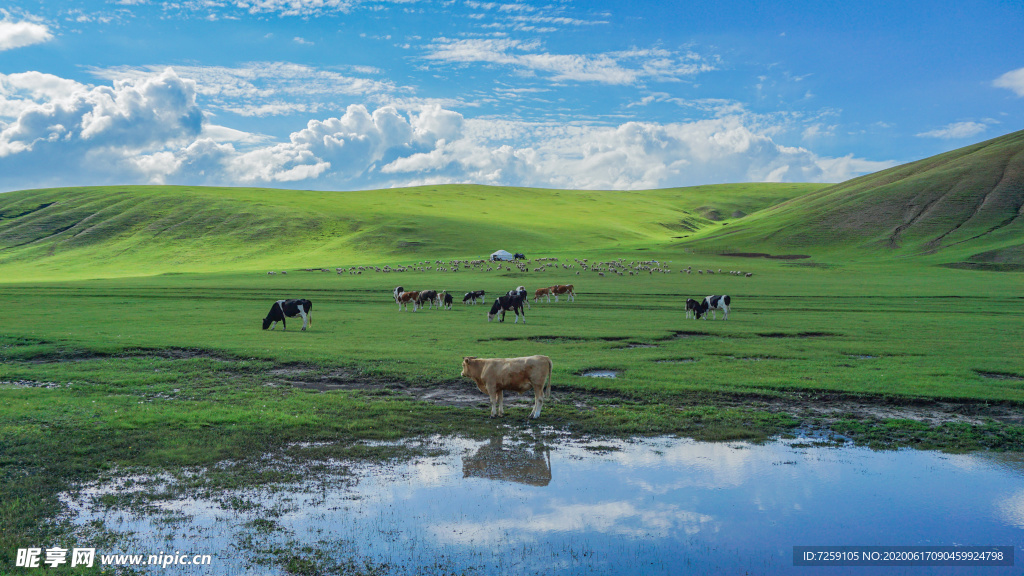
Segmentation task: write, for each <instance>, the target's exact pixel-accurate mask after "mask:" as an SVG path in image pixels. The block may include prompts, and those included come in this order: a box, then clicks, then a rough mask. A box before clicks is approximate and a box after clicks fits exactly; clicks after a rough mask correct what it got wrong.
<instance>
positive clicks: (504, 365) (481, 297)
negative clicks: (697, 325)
mask: <svg viewBox="0 0 1024 576" xmlns="http://www.w3.org/2000/svg"><path fill="white" fill-rule="evenodd" d="M392 296H393V297H394V300H395V303H396V304H398V309H399V310H400V311H401V310H403V309H404V310H408V306H409V304H410V303H411V304H412V305H413V311H414V312H415V311H417V310H419V309H420V308H427V307H429V308H433V307H434V306H437V307H438V308H439V309H440V308H442V307H443V308H445V309H449V310H450V309H451V308H452V302H453V300H454V299H453V297H452V295H451V294H449V293H448V291H447V290H442V291H441V292H438V291H436V290H412V291H407V290H405V288H404V287H402V286H396V287H395V289H394V290H393V291H392ZM552 296H554V298H555V302H558V298H559V296H564V297H565V298H566V300H568V301H570V302H575V300H576V292H575V288H574V287H573V285H572V284H556V285H554V286H549V287H546V288H539V289H537V290H536V291H534V295H533V301H534V302H540V299H541V298H546V299H547V301H548V302H551V297H552ZM478 301H479V302H481V303H484V304H486V303H487V299H486V297H485V292H484V291H483V290H475V291H472V292H467V293H466V294H465V296H464V297H463V298H462V302H463V303H464V304H467V305H475V304H476V303H477V302H478ZM731 302H732V299H731V298H730V297H729V296H728V295H721V296H719V295H712V296H706V297H705V298H704V299H703V300H701V301H700V302H698V301H697V300H694V299H693V298H688V299H687V300H686V317H687V318H693V319H695V320H697V319H701V318H703V319H705V320H706V319H707V316H708V314H711V315H712V318H713V319H717V312H718V311H719V310H721V311H722V319H723V320H728V319H729V307H730V305H731ZM529 306H530V302H529V296H528V293H527V291H526V288H525V287H524V286H518V287H516V288H515V289H513V290H509V291H508V292H507V293H505V294H504V295H502V296H498V297H497V298H495V299H494V303H493V304H492V305H491V308H490V311H489V312H488V313H487V321H488V322H490V321H491V320H493V319H494V318H496V317H498V315H499V314H500V318H499V320H498V321H499V322H504V321H505V312H512V313H514V314H515V315H516V320H515V323H516V324H518V323H519V318H520V316H522V319H523V323H524V324H525V323H526V312H525V311H524V307H529ZM312 310H313V303H312V302H311V301H309V300H306V299H293V300H278V301H276V302H274V303H273V304H272V305H271V307H270V312H269V313H268V314H267V316H266V317H265V318H264V319H263V329H264V330H267V329H268V328H269V329H271V330H273V329H274V328H275V327H277V323H278V322H281V324H282V328H283V329H287V324H286V323H285V319H286V318H295V317H301V318H302V329H303V330H305V329H306V328H307V327H312V325H313V313H312ZM552 366H553V364H552V362H551V359H550V358H549V357H547V356H527V357H522V358H477V357H475V356H466V357H464V358H463V360H462V376H464V377H466V378H471V379H472V380H474V381H475V382H476V384H477V387H478V388H479V389H480V391H481V392H484V393H485V394H487V395H488V397H489V398H490V402H491V417H492V418H493V417H495V416H504V414H505V410H504V398H503V396H504V391H506V390H508V391H510V392H517V393H524V392H528V391H530V390H531V389H532V390H533V392H534V398H535V400H534V405H533V410H532V411H531V412H530V417H531V418H537V417H539V416H540V411H541V407H542V405H543V403H544V398H545V397H550V396H551V370H552Z"/></svg>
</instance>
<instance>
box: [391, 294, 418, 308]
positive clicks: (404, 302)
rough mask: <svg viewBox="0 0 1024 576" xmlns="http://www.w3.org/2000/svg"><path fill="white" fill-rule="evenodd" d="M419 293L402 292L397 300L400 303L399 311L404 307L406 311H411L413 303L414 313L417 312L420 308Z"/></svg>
mask: <svg viewBox="0 0 1024 576" xmlns="http://www.w3.org/2000/svg"><path fill="white" fill-rule="evenodd" d="M419 298H420V293H419V291H414V292H400V293H399V294H398V298H396V299H395V301H396V302H398V309H399V310H401V309H402V307H403V306H405V309H406V310H408V309H409V302H412V311H413V312H415V311H416V310H417V309H418V306H419Z"/></svg>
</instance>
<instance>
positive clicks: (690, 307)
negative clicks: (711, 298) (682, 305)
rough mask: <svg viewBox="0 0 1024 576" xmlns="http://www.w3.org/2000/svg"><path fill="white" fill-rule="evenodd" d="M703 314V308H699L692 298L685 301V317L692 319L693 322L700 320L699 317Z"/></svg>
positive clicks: (699, 305)
mask: <svg viewBox="0 0 1024 576" xmlns="http://www.w3.org/2000/svg"><path fill="white" fill-rule="evenodd" d="M703 314H704V307H703V306H701V303H700V302H697V301H696V300H694V299H693V298H687V299H686V317H687V318H691V317H692V318H693V319H694V320H698V319H700V317H701V315H703Z"/></svg>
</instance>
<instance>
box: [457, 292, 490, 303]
mask: <svg viewBox="0 0 1024 576" xmlns="http://www.w3.org/2000/svg"><path fill="white" fill-rule="evenodd" d="M477 298H479V299H480V301H481V302H483V303H484V304H487V298H484V291H483V290H475V291H473V292H466V295H465V296H464V297H463V298H462V303H463V304H466V303H467V302H468V303H471V304H476V299H477Z"/></svg>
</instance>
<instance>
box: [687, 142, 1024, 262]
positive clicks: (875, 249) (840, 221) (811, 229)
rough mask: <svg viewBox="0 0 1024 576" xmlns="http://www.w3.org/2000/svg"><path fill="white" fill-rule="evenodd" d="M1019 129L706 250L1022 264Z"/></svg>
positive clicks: (781, 214) (737, 232) (1023, 150)
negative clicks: (750, 249) (755, 249)
mask: <svg viewBox="0 0 1024 576" xmlns="http://www.w3.org/2000/svg"><path fill="white" fill-rule="evenodd" d="M1022 206H1024V131H1021V132H1015V133H1012V134H1008V135H1006V136H1003V137H1000V138H996V139H993V140H989V141H987V142H982V143H980V144H976V145H974V146H968V147H966V148H961V149H959V150H954V151H952V152H948V153H946V154H941V155H938V156H934V157H931V158H926V159H924V160H920V161H917V162H913V163H910V164H905V165H902V166H897V167H895V168H892V169H889V170H884V171H882V172H878V173H875V174H869V175H867V176H863V177H860V178H856V179H853V180H849V181H847V182H843V183H841V184H836V185H834V186H829V187H825V188H822V189H819V190H817V191H814V192H812V193H810V194H808V195H806V196H801V197H798V198H794V199H792V200H790V201H788V202H784V203H780V204H778V205H775V206H772V207H770V208H769V209H767V210H763V211H761V212H759V213H757V214H754V215H751V216H750V217H748V218H744V219H743V220H741V221H739V222H736V223H734V224H732V225H730V226H728V227H725V226H722V227H718V228H715V229H712V230H707V231H706V232H705V233H704V234H702V237H701V242H700V243H699V244H700V245H702V246H705V247H716V246H717V247H726V248H741V249H742V248H744V247H750V246H761V247H762V248H763V249H764V250H775V251H781V252H791V253H792V252H806V253H811V254H816V253H822V252H830V251H831V252H850V251H854V252H856V253H858V254H859V255H867V256H900V257H902V256H914V257H923V260H924V261H926V262H942V263H945V262H959V261H963V262H965V263H973V264H978V265H984V264H992V265H1000V264H1002V265H1011V266H1020V265H1022V264H1024V218H1021V214H1022Z"/></svg>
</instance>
